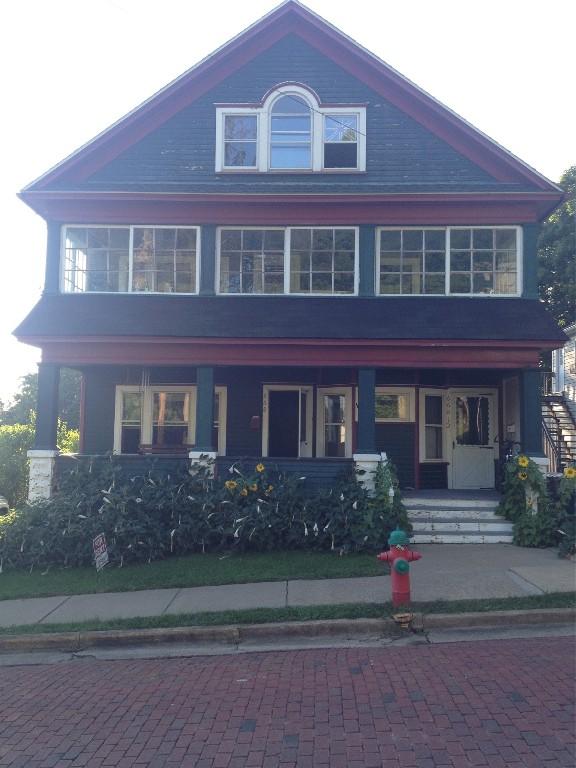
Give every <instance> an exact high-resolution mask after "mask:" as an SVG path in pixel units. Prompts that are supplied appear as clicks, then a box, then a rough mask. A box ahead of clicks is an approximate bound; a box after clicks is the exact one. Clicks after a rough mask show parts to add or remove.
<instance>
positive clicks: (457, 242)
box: [450, 229, 471, 249]
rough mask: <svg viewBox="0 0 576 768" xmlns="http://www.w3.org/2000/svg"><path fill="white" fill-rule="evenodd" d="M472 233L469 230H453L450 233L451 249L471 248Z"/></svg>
mask: <svg viewBox="0 0 576 768" xmlns="http://www.w3.org/2000/svg"><path fill="white" fill-rule="evenodd" d="M470 239H471V231H470V230H469V229H452V230H451V231H450V248H451V249H453V248H470Z"/></svg>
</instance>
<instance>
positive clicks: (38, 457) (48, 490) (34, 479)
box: [28, 450, 60, 501]
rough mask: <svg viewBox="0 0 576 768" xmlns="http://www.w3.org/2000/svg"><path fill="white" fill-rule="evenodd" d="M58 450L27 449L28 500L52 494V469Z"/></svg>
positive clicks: (43, 497) (47, 496) (45, 497)
mask: <svg viewBox="0 0 576 768" xmlns="http://www.w3.org/2000/svg"><path fill="white" fill-rule="evenodd" d="M59 453H60V452H59V451H36V450H33V451H28V460H29V471H28V501H38V500H39V499H49V498H50V497H51V496H52V484H53V482H54V469H55V467H56V457H57V456H58V455H59Z"/></svg>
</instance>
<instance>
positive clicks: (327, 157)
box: [216, 83, 366, 173]
mask: <svg viewBox="0 0 576 768" xmlns="http://www.w3.org/2000/svg"><path fill="white" fill-rule="evenodd" d="M365 170H366V106H365V105H363V104H330V105H323V104H322V102H321V101H320V98H319V96H318V94H316V93H315V92H314V91H313V90H312V89H311V88H309V87H308V86H306V85H303V84H300V83H284V84H282V85H278V86H277V87H276V88H274V89H272V90H271V91H269V92H268V93H267V94H265V96H264V99H263V100H262V102H260V103H258V104H238V105H237V106H236V105H234V104H227V105H220V106H217V107H216V171H217V172H222V171H224V172H229V171H234V172H248V173H250V172H252V173H253V172H254V171H257V172H259V173H267V172H276V173H278V172H280V173H282V172H283V171H313V172H315V173H324V172H328V173H330V172H336V173H341V172H350V171H353V172H354V171H365Z"/></svg>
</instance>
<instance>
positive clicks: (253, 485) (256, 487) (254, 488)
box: [250, 483, 258, 492]
mask: <svg viewBox="0 0 576 768" xmlns="http://www.w3.org/2000/svg"><path fill="white" fill-rule="evenodd" d="M250 490H251V491H253V492H256V491H257V490H258V484H257V483H252V485H251V486H250Z"/></svg>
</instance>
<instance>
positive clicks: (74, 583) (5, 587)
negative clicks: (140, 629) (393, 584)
mask: <svg viewBox="0 0 576 768" xmlns="http://www.w3.org/2000/svg"><path fill="white" fill-rule="evenodd" d="M388 572H389V571H388V568H387V567H386V566H384V565H382V563H379V562H378V561H377V560H376V556H375V555H374V554H369V555H366V554H362V555H345V556H342V557H340V556H339V555H337V554H335V553H331V552H272V553H264V554H234V555H190V556H189V557H173V558H170V559H168V560H160V561H157V562H153V563H149V564H144V565H127V566H124V567H123V568H117V567H111V566H107V567H106V568H105V569H104V570H103V571H101V572H100V573H96V570H95V569H94V568H67V569H53V570H48V571H47V572H44V573H41V572H40V571H32V573H29V572H28V571H5V572H4V573H2V574H0V600H10V599H14V598H24V597H48V596H50V595H85V594H90V593H95V592H132V591H135V590H140V589H163V588H170V587H204V586H210V585H214V584H246V583H248V582H253V581H284V580H285V579H337V578H349V577H353V576H381V575H382V574H384V573H388Z"/></svg>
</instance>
